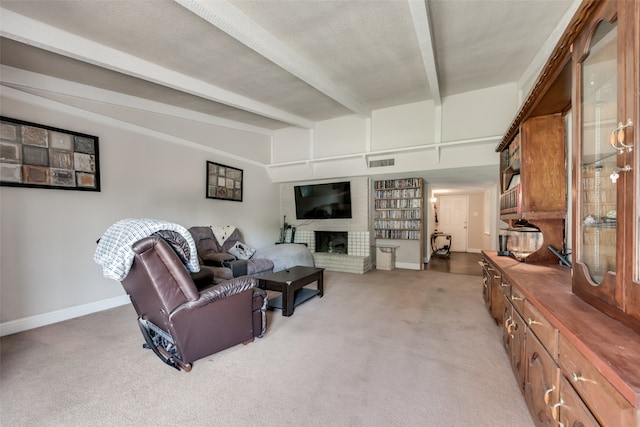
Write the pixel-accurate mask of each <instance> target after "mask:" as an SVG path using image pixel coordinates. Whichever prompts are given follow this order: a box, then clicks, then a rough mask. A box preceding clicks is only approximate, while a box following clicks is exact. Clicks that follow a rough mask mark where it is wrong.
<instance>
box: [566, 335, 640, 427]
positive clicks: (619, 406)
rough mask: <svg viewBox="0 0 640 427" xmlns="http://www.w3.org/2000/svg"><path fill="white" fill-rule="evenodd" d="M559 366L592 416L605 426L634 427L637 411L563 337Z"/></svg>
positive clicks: (639, 421)
mask: <svg viewBox="0 0 640 427" xmlns="http://www.w3.org/2000/svg"><path fill="white" fill-rule="evenodd" d="M558 341H559V345H558V347H559V348H558V350H559V356H558V363H559V365H560V369H561V371H562V374H563V375H564V376H566V377H567V378H568V380H569V381H570V382H571V384H572V385H573V388H575V390H576V391H577V392H578V394H580V396H581V397H582V400H583V401H584V403H585V404H586V405H587V406H588V407H589V409H591V412H592V413H593V415H594V416H595V417H596V418H597V419H598V421H599V422H600V423H601V424H602V425H605V426H635V425H639V424H638V423H640V420H637V419H636V413H635V410H634V408H633V407H632V406H631V404H630V403H629V402H627V400H626V399H625V398H624V397H622V396H621V395H620V393H618V391H617V390H616V389H615V388H613V386H612V385H611V384H610V383H609V382H608V381H607V380H606V379H605V378H604V377H603V376H602V375H601V374H600V373H599V372H598V371H597V370H596V368H595V367H594V366H593V365H591V364H590V363H589V362H588V361H587V359H586V358H585V357H584V356H583V355H582V353H580V352H579V351H578V350H576V348H575V347H573V346H572V345H571V344H570V343H569V342H568V341H567V340H566V338H564V337H563V336H562V335H560V337H559V339H558Z"/></svg>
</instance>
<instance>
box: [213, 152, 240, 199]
mask: <svg viewBox="0 0 640 427" xmlns="http://www.w3.org/2000/svg"><path fill="white" fill-rule="evenodd" d="M242 178H243V171H242V169H238V168H234V167H231V166H227V165H222V164H220V163H214V162H210V161H207V199H221V200H232V201H234V202H241V201H242Z"/></svg>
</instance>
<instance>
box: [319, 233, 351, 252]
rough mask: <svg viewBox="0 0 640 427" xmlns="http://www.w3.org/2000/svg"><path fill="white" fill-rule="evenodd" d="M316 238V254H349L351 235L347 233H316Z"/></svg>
mask: <svg viewBox="0 0 640 427" xmlns="http://www.w3.org/2000/svg"><path fill="white" fill-rule="evenodd" d="M315 238H316V252H327V253H334V254H348V253H349V246H348V242H349V233H348V232H347V231H316V232H315Z"/></svg>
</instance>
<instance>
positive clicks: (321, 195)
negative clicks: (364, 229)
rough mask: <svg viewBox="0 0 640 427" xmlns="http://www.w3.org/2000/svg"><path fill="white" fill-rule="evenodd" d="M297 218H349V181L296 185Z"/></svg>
mask: <svg viewBox="0 0 640 427" xmlns="http://www.w3.org/2000/svg"><path fill="white" fill-rule="evenodd" d="M294 193H295V201H296V218H297V219H329V218H351V183H350V182H348V181H347V182H331V183H328V184H309V185H296V186H295V187H294Z"/></svg>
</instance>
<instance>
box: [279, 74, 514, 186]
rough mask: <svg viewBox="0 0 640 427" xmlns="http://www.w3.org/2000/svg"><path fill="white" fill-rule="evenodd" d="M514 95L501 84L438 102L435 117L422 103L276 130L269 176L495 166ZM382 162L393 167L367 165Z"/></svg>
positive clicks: (295, 177)
mask: <svg viewBox="0 0 640 427" xmlns="http://www.w3.org/2000/svg"><path fill="white" fill-rule="evenodd" d="M517 98H518V96H517V87H516V85H515V84H507V85H501V86H495V87H492V88H486V89H482V90H477V91H473V92H467V93H464V94H459V95H454V96H450V97H447V98H445V99H444V100H443V105H442V111H441V116H442V117H441V119H440V113H439V112H438V109H436V108H435V106H434V105H433V103H432V102H430V101H425V102H417V103H413V104H406V105H399V106H395V107H390V108H385V109H380V110H376V111H374V112H373V113H372V116H371V119H368V118H364V117H360V116H356V115H353V116H348V117H342V118H340V119H333V120H327V121H324V122H319V123H317V125H316V127H315V129H314V130H299V129H296V130H292V129H282V130H278V131H275V132H274V134H273V150H272V163H273V164H272V165H270V166H269V167H268V170H269V175H270V177H271V179H272V180H273V181H274V182H291V181H303V180H305V181H308V180H317V179H330V178H332V177H335V176H349V177H354V176H370V175H374V174H381V173H385V174H390V173H405V172H406V173H412V172H416V171H418V172H419V171H423V170H430V169H448V168H459V167H468V166H483V165H495V166H496V167H498V162H499V157H498V156H497V155H496V153H495V147H496V145H497V144H498V143H499V141H500V139H501V138H502V136H503V134H504V132H505V130H506V129H507V128H508V126H509V124H510V123H511V120H512V119H513V115H514V114H515V111H516V109H517ZM305 156H306V157H305ZM390 157H392V158H394V159H395V165H394V166H391V167H385V168H384V170H380V169H375V168H374V169H370V168H369V166H368V163H369V161H370V160H377V159H385V158H390Z"/></svg>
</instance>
